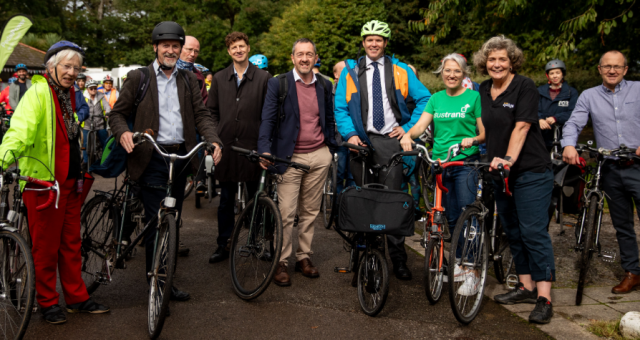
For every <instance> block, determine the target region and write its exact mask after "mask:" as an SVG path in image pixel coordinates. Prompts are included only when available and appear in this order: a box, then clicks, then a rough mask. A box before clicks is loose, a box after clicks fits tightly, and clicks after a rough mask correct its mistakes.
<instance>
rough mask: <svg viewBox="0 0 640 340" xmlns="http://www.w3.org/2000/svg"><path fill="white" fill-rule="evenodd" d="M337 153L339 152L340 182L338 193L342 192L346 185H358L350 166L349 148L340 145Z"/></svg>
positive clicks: (338, 175)
mask: <svg viewBox="0 0 640 340" xmlns="http://www.w3.org/2000/svg"><path fill="white" fill-rule="evenodd" d="M336 153H337V154H338V174H337V178H338V183H337V185H336V187H337V191H338V194H340V193H341V192H342V190H343V189H344V188H345V187H352V186H356V182H354V181H353V175H351V169H350V168H351V167H350V166H349V148H347V147H346V146H341V147H338V148H337V149H336ZM345 181H346V185H345Z"/></svg>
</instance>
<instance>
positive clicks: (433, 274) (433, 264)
mask: <svg viewBox="0 0 640 340" xmlns="http://www.w3.org/2000/svg"><path fill="white" fill-rule="evenodd" d="M443 245H444V242H443V241H442V239H440V238H432V239H429V243H428V244H427V248H426V251H425V256H424V291H425V294H426V295H427V299H428V300H429V303H431V304H432V305H433V304H435V303H437V302H438V301H440V297H441V296H442V286H443V278H444V248H443Z"/></svg>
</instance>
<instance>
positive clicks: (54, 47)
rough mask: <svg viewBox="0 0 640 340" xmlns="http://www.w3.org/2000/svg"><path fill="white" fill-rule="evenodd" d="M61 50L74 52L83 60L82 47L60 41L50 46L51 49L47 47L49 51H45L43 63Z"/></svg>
mask: <svg viewBox="0 0 640 340" xmlns="http://www.w3.org/2000/svg"><path fill="white" fill-rule="evenodd" d="M63 50H74V51H76V52H78V53H80V54H81V55H82V58H83V59H84V50H83V49H82V47H80V46H78V45H76V44H74V43H72V42H70V41H66V40H61V41H58V42H57V43H55V44H53V45H51V47H49V50H48V51H47V53H46V54H45V55H44V63H45V64H46V63H47V61H49V59H51V57H53V56H54V55H56V54H57V53H58V52H60V51H63Z"/></svg>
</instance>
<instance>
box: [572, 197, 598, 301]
mask: <svg viewBox="0 0 640 340" xmlns="http://www.w3.org/2000/svg"><path fill="white" fill-rule="evenodd" d="M598 211H599V209H598V197H597V196H591V198H590V199H589V211H588V212H587V221H586V222H585V227H584V230H585V237H586V239H585V242H584V247H583V248H582V254H581V255H580V276H579V277H578V289H577V291H576V306H580V305H581V304H582V293H583V291H584V285H585V283H586V281H587V274H588V273H589V265H590V264H591V255H592V254H593V250H592V248H593V247H594V242H595V239H596V227H595V226H596V218H597V216H598Z"/></svg>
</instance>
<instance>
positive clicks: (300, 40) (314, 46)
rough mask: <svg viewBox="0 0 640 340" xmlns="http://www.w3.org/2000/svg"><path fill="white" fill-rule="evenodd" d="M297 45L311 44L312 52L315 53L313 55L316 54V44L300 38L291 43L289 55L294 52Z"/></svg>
mask: <svg viewBox="0 0 640 340" xmlns="http://www.w3.org/2000/svg"><path fill="white" fill-rule="evenodd" d="M299 43H311V45H313V52H315V54H318V49H317V48H316V44H315V43H314V42H313V41H311V39H308V38H300V39H298V40H296V42H294V43H293V48H292V49H291V55H293V54H294V53H295V52H296V45H298V44H299Z"/></svg>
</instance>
